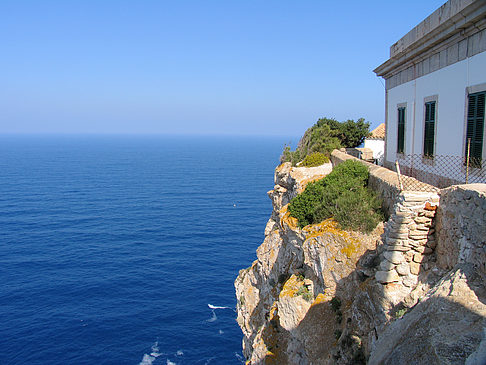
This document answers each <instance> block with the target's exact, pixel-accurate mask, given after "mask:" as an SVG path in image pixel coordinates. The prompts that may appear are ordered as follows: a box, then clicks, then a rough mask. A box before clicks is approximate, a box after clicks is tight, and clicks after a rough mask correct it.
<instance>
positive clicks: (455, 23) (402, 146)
mask: <svg viewBox="0 0 486 365" xmlns="http://www.w3.org/2000/svg"><path fill="white" fill-rule="evenodd" d="M485 51H486V0H449V1H448V2H446V3H445V4H444V5H442V6H441V7H440V8H439V9H437V10H436V11H435V12H434V13H432V14H431V15H430V16H429V17H427V18H426V19H425V20H424V21H422V22H421V23H420V24H419V25H417V26H416V27H415V28H413V29H412V30H411V31H410V32H408V33H407V34H406V35H405V36H404V37H403V38H401V39H400V40H399V41H398V42H396V43H395V44H394V45H392V46H391V47H390V59H389V60H388V61H386V62H385V63H383V64H382V65H380V66H379V67H377V68H376V69H375V70H374V72H375V73H376V74H377V75H378V76H381V77H383V78H384V79H385V80H386V96H385V113H386V114H385V118H386V119H385V121H386V137H385V142H386V148H385V157H384V160H385V161H384V164H385V166H387V167H391V166H392V165H394V163H395V161H396V160H398V162H399V163H400V165H401V166H405V170H407V167H408V168H411V169H413V171H416V172H419V175H420V174H422V175H430V176H435V177H437V176H438V175H440V176H442V178H443V180H444V181H449V182H464V176H465V170H466V167H465V163H464V158H465V156H466V155H467V151H468V141H469V140H470V147H469V153H470V156H471V157H474V158H477V159H478V160H476V161H475V162H474V163H472V167H471V168H470V169H468V171H469V170H470V171H471V172H473V173H474V174H471V176H472V178H469V182H474V181H478V182H486V181H483V180H484V178H486V176H485V174H484V167H483V168H482V169H481V167H482V166H484V165H485V163H484V162H481V160H484V158H485V156H486V146H485V142H486V138H484V132H485V131H484V119H485V94H486V52H485ZM410 155H417V156H415V157H416V158H410V157H411V156H410ZM444 155H447V156H454V158H444ZM454 159H455V160H454ZM453 161H456V162H455V164H454V163H453ZM476 170H479V171H476ZM468 173H469V172H468ZM478 176H479V177H478ZM444 181H443V183H444ZM443 185H445V184H443Z"/></svg>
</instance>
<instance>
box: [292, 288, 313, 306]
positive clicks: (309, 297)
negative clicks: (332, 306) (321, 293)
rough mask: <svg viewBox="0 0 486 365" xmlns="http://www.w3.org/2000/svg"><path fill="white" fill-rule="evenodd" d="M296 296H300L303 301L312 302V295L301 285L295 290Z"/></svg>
mask: <svg viewBox="0 0 486 365" xmlns="http://www.w3.org/2000/svg"><path fill="white" fill-rule="evenodd" d="M295 295H296V296H299V295H301V296H302V298H304V300H306V301H308V302H312V301H313V300H314V296H313V295H312V293H311V292H310V291H309V289H308V288H307V287H306V286H305V285H302V286H301V287H300V288H299V290H297V293H295Z"/></svg>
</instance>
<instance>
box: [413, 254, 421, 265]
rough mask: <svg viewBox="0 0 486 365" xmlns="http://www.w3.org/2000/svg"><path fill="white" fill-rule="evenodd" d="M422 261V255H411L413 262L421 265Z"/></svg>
mask: <svg viewBox="0 0 486 365" xmlns="http://www.w3.org/2000/svg"><path fill="white" fill-rule="evenodd" d="M422 259H423V255H422V254H421V253H415V254H414V255H413V262H418V263H421V262H422Z"/></svg>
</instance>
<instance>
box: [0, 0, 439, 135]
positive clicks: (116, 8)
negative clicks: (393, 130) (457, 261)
mask: <svg viewBox="0 0 486 365" xmlns="http://www.w3.org/2000/svg"><path fill="white" fill-rule="evenodd" d="M443 3H444V1H443V0H442V1H437V0H427V1H423V0H410V1H389V0H388V1H373V0H371V1H353V0H351V1H332V2H331V1H323V0H321V1H317V0H315V1H310V0H309V1H297V0H294V1H286V0H278V1H273V0H269V1H262V0H240V1H234V0H233V1H232V0H225V1H223V0H221V1H214V0H204V1H201V0H198V1H188V0H178V1H175V0H174V1H162V0H160V1H155V0H154V1H147V0H133V1H115V0H112V1H109V0H105V1H103V0H97V1H89V0H83V1H81V0H80V1H61V0H59V1H48V0H42V1H38V0H36V1H23V0H12V1H9V0H2V1H1V2H0V44H1V53H0V55H1V56H0V70H1V71H0V133H191V134H215V133H216V134H265V135H272V134H274V135H301V134H302V133H303V132H304V131H305V129H306V128H308V127H309V126H310V125H312V124H313V123H314V122H315V121H316V120H317V119H318V118H319V117H323V116H327V117H334V118H336V119H338V120H344V119H357V118H359V117H364V118H365V119H366V120H367V121H370V122H372V123H373V125H377V124H378V123H379V122H381V121H383V118H384V87H383V85H382V83H381V82H380V79H379V78H377V77H376V76H375V74H374V73H373V72H372V70H373V69H374V68H375V67H377V66H378V65H380V64H381V63H382V62H384V61H386V60H387V57H388V52H389V47H390V45H391V44H393V43H394V42H395V41H397V40H398V39H399V38H401V37H402V36H403V35H404V34H405V33H407V32H408V31H409V30H410V29H411V28H412V27H413V26H415V25H416V24H418V23H419V22H420V21H422V20H423V19H424V18H425V17H426V16H428V15H429V14H430V13H431V12H432V11H434V10H435V9H436V8H438V7H439V6H440V5H442V4H443Z"/></svg>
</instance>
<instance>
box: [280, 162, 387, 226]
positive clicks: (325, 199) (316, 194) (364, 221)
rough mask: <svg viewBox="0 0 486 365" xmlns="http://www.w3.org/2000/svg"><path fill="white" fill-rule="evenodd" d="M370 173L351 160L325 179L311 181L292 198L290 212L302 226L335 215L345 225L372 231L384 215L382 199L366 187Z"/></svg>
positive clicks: (337, 167)
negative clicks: (381, 209)
mask: <svg viewBox="0 0 486 365" xmlns="http://www.w3.org/2000/svg"><path fill="white" fill-rule="evenodd" d="M368 176H369V172H368V168H367V167H366V166H364V165H363V164H362V163H360V162H358V161H353V160H348V161H346V162H344V163H342V164H340V165H338V166H336V167H335V168H334V169H333V171H332V172H331V173H330V174H329V175H327V176H326V177H325V178H323V179H321V180H319V181H315V182H312V183H309V184H308V185H307V187H306V189H305V190H304V192H303V193H302V194H300V195H297V196H296V197H295V198H294V199H292V201H291V202H290V205H289V212H290V214H291V215H292V216H293V217H295V218H297V220H298V222H299V226H300V227H301V228H302V227H305V226H306V225H308V224H314V223H319V222H322V221H323V220H325V219H327V218H331V217H334V219H335V220H336V221H337V222H338V223H339V224H340V226H341V227H342V228H349V229H353V230H360V231H363V232H370V231H372V230H373V229H374V228H375V227H376V225H377V224H378V222H380V221H381V220H382V215H381V211H380V207H381V201H380V200H379V199H378V197H377V195H376V194H375V193H374V192H372V191H371V190H369V189H367V187H366V185H367V182H368Z"/></svg>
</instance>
